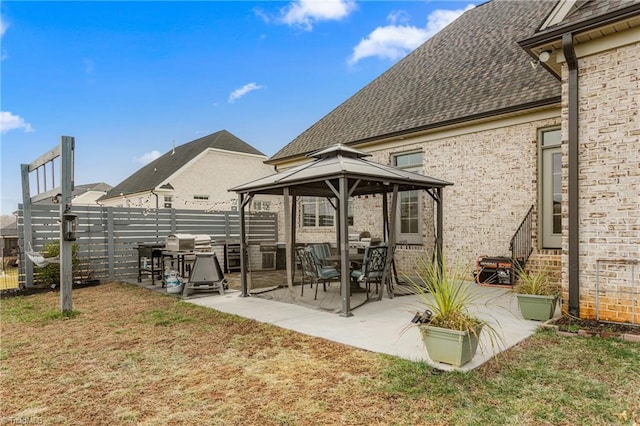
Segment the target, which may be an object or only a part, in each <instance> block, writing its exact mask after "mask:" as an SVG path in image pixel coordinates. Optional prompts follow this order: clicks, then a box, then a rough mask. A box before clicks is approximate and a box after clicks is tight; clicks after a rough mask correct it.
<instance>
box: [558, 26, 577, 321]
mask: <svg viewBox="0 0 640 426" xmlns="http://www.w3.org/2000/svg"><path fill="white" fill-rule="evenodd" d="M562 51H563V53H564V57H565V59H566V61H567V67H568V69H569V76H568V77H569V78H568V80H569V81H568V84H569V92H568V98H569V99H568V109H569V110H568V117H567V120H568V135H567V137H568V143H567V150H568V152H567V153H568V169H569V170H568V194H567V195H568V207H569V229H568V232H569V246H568V257H569V265H568V269H569V314H570V315H572V316H575V317H580V276H579V271H580V269H579V267H580V240H579V226H580V221H579V215H578V200H579V199H578V189H579V188H578V59H577V57H576V51H575V49H574V45H573V34H572V33H565V34H563V35H562Z"/></svg>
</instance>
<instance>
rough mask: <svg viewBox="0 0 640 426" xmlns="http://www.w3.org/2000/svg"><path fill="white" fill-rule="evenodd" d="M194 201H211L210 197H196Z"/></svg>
mask: <svg viewBox="0 0 640 426" xmlns="http://www.w3.org/2000/svg"><path fill="white" fill-rule="evenodd" d="M193 199H194V200H195V201H207V200H208V199H209V196H208V195H194V196H193Z"/></svg>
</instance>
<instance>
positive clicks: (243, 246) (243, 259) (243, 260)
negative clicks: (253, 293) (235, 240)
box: [238, 193, 249, 297]
mask: <svg viewBox="0 0 640 426" xmlns="http://www.w3.org/2000/svg"><path fill="white" fill-rule="evenodd" d="M244 197H245V195H244V194H243V193H240V194H239V199H238V210H239V213H240V218H239V220H240V287H241V289H242V291H241V293H240V297H249V291H248V289H247V243H246V235H245V234H246V232H247V230H246V227H245V226H246V225H245V223H244V206H245V202H244Z"/></svg>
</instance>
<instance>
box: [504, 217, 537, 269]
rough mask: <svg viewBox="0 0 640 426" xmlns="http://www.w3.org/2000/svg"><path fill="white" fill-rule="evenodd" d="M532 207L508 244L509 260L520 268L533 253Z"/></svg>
mask: <svg viewBox="0 0 640 426" xmlns="http://www.w3.org/2000/svg"><path fill="white" fill-rule="evenodd" d="M533 207H534V206H533V205H531V207H530V208H529V211H528V212H527V214H526V215H525V217H524V219H522V222H521V223H520V226H518V229H517V230H516V232H515V234H513V237H511V242H510V243H509V250H511V258H512V259H513V260H514V261H515V262H517V263H518V265H519V267H520V268H524V265H525V263H526V262H527V260H529V256H531V253H532V252H533V241H532V240H533V235H532V234H533Z"/></svg>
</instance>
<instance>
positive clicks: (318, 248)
mask: <svg viewBox="0 0 640 426" xmlns="http://www.w3.org/2000/svg"><path fill="white" fill-rule="evenodd" d="M307 247H309V248H310V249H311V252H312V253H313V254H314V255H315V256H316V259H317V260H318V261H319V262H320V264H321V265H322V266H332V265H331V261H330V260H328V259H327V258H328V257H329V256H331V246H330V245H329V243H314V244H309V245H308V246H307Z"/></svg>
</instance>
